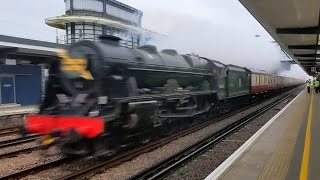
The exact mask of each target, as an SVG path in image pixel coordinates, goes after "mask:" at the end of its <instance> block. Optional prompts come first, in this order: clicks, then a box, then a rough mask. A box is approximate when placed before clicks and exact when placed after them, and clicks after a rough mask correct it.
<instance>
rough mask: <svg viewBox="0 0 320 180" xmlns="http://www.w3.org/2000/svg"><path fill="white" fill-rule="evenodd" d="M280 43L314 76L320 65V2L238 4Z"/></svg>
mask: <svg viewBox="0 0 320 180" xmlns="http://www.w3.org/2000/svg"><path fill="white" fill-rule="evenodd" d="M239 1H240V2H241V3H242V4H243V5H244V7H246V8H247V9H248V11H249V12H250V13H251V14H252V15H253V16H254V17H255V18H256V19H257V20H258V21H259V22H260V24H261V25H262V26H263V27H264V28H265V29H266V30H267V31H268V32H269V33H270V34H271V36H272V37H273V38H274V39H275V40H276V41H277V42H278V43H279V45H280V46H281V47H282V49H283V50H284V51H285V52H286V53H287V54H288V55H289V56H291V57H292V58H293V60H294V61H295V62H296V63H297V64H299V65H300V67H302V68H303V69H304V70H305V72H307V73H308V74H309V75H312V72H311V67H315V66H316V65H317V62H320V40H319V36H320V18H319V17H320V12H319V7H320V0H281V1H279V0H259V1H257V0H239Z"/></svg>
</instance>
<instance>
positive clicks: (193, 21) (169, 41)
mask: <svg viewBox="0 0 320 180" xmlns="http://www.w3.org/2000/svg"><path fill="white" fill-rule="evenodd" d="M153 14H155V12H153ZM153 17H154V18H153V21H152V22H154V23H152V24H153V25H152V27H153V28H155V27H158V26H159V25H158V24H157V23H156V22H165V23H161V27H159V28H156V29H162V30H163V31H165V32H166V35H167V37H166V38H163V39H157V40H156V41H153V42H149V44H152V45H156V46H157V47H158V49H159V50H160V49H176V50H177V51H178V52H179V53H182V54H186V53H195V54H198V55H200V56H204V57H207V58H211V59H215V60H218V61H220V62H222V63H225V64H235V65H238V66H246V67H248V68H252V69H259V70H264V71H269V72H271V71H279V70H280V69H283V67H282V66H280V55H279V54H278V49H277V48H278V47H276V46H275V45H274V44H271V43H269V44H268V41H267V42H266V41H265V40H263V39H260V38H257V37H255V36H254V33H252V32H251V31H248V29H247V28H246V27H243V25H241V23H234V24H228V23H226V24H221V23H220V22H219V23H215V22H212V21H210V20H209V19H202V18H196V17H194V16H191V15H181V14H175V13H172V12H158V13H157V14H155V15H154V16H153ZM274 67H277V68H279V70H274Z"/></svg>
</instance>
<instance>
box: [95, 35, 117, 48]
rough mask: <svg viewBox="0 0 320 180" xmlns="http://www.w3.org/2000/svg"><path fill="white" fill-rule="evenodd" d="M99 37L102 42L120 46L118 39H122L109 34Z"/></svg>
mask: <svg viewBox="0 0 320 180" xmlns="http://www.w3.org/2000/svg"><path fill="white" fill-rule="evenodd" d="M99 39H100V41H101V42H103V43H107V44H112V45H116V46H120V41H121V40H122V39H121V38H119V37H117V36H110V35H102V36H99Z"/></svg>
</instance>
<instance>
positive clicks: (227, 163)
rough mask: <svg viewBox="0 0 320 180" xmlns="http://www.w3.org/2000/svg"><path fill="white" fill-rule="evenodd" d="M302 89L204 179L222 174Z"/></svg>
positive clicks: (213, 178) (207, 179) (208, 179)
mask: <svg viewBox="0 0 320 180" xmlns="http://www.w3.org/2000/svg"><path fill="white" fill-rule="evenodd" d="M303 92H304V90H302V91H301V92H300V93H299V94H298V95H297V96H296V97H295V98H294V99H293V100H292V101H291V102H290V103H289V104H287V105H286V106H285V107H284V108H283V109H282V110H281V111H279V112H278V113H277V114H276V115H275V116H273V117H272V118H271V119H270V120H269V121H268V122H267V123H266V124H265V125H264V126H262V127H261V128H260V129H259V130H258V131H257V132H256V133H255V134H254V135H253V136H252V137H251V138H250V139H248V140H247V141H246V142H245V143H244V144H243V145H242V146H241V147H240V148H238V149H237V150H236V151H235V152H234V153H233V154H232V155H231V156H229V158H227V159H226V160H225V161H224V162H223V163H222V164H220V165H219V166H218V167H217V168H216V169H215V170H214V171H213V172H212V173H210V174H209V175H208V176H207V177H206V178H205V180H215V179H218V178H219V177H220V176H221V175H223V174H224V173H225V172H226V170H227V169H229V167H231V165H232V164H233V163H234V162H235V161H236V160H238V159H239V158H240V157H242V156H243V155H244V153H245V152H247V151H248V150H249V149H250V148H251V147H252V146H253V144H254V142H256V140H258V138H259V137H260V136H261V135H262V134H263V133H264V132H265V130H267V129H268V128H269V126H270V125H272V124H273V123H274V122H275V120H276V119H277V118H278V117H279V116H280V115H281V114H282V113H283V112H284V111H285V110H286V109H288V107H290V106H291V104H292V103H293V102H294V101H295V100H296V99H298V97H300V96H301V95H302V93H303Z"/></svg>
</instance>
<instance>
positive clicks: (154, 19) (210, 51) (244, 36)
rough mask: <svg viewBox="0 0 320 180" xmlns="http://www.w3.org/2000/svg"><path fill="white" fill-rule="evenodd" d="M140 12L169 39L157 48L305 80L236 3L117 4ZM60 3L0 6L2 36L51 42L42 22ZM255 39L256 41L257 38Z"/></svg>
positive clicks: (143, 0)
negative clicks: (283, 63)
mask: <svg viewBox="0 0 320 180" xmlns="http://www.w3.org/2000/svg"><path fill="white" fill-rule="evenodd" d="M119 1H120V2H123V3H125V4H128V5H131V6H133V7H135V8H137V9H139V10H141V11H143V13H144V14H143V20H142V22H143V24H142V26H143V28H145V29H149V30H152V31H155V32H158V33H161V34H165V35H167V38H166V39H165V40H162V41H159V42H156V45H157V46H158V47H159V49H177V50H178V52H180V53H195V54H198V55H200V56H204V57H208V58H211V59H216V60H219V61H221V62H222V63H225V64H235V65H238V66H245V67H248V68H251V69H257V70H264V71H267V72H281V73H282V74H285V75H287V76H291V77H298V78H306V77H307V75H306V74H305V72H304V71H303V70H302V69H300V67H299V66H297V65H292V66H291V68H290V71H281V69H280V68H279V67H280V61H281V60H282V59H283V56H282V55H281V53H280V48H279V46H277V44H276V43H272V41H273V39H272V37H271V36H270V35H269V34H268V33H267V32H266V31H265V30H264V29H263V27H262V26H261V25H260V24H259V23H258V22H257V21H256V20H255V19H254V18H253V17H252V16H251V14H250V13H249V12H248V11H247V10H246V9H245V8H244V7H243V6H242V5H241V3H240V2H239V1H237V0H227V1H222V0H201V1H195V0H161V1H159V0H158V1H155V0H153V1H152V0H119ZM64 9H65V7H64V1H63V0H46V1H43V0H23V1H21V0H10V1H3V2H1V3H0V27H1V28H0V34H4V35H11V36H17V37H24V38H30V39H37V40H43V41H51V42H55V40H56V34H57V33H58V35H63V34H64V32H63V31H61V30H59V31H57V30H56V29H54V28H52V27H49V26H47V25H46V24H45V19H46V18H49V17H54V16H59V15H62V14H64ZM257 35H258V37H257Z"/></svg>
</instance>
